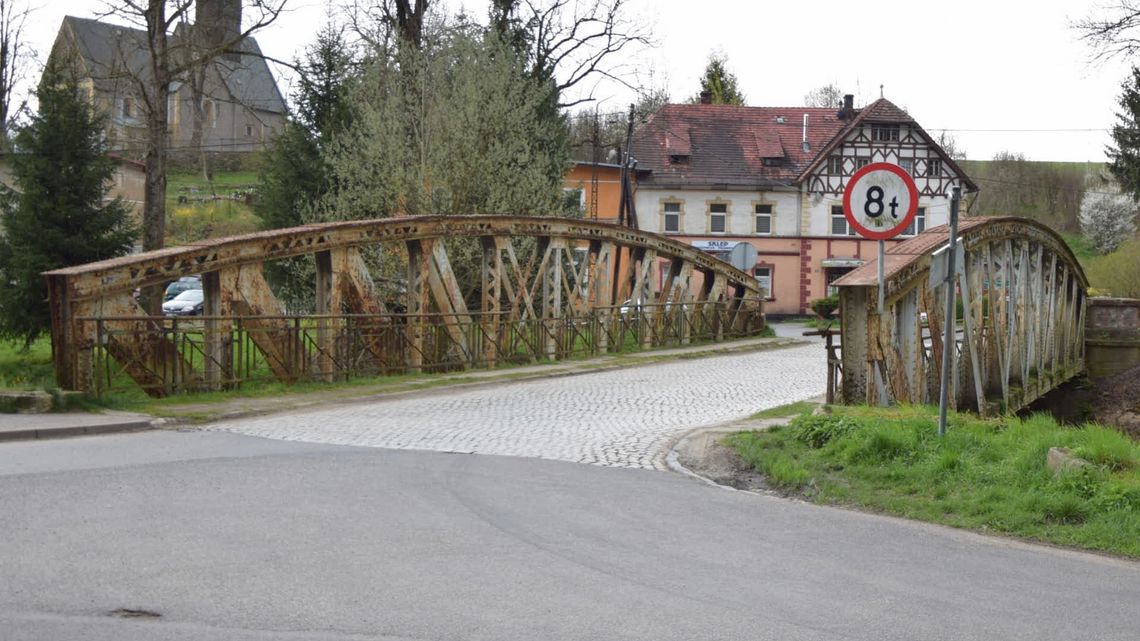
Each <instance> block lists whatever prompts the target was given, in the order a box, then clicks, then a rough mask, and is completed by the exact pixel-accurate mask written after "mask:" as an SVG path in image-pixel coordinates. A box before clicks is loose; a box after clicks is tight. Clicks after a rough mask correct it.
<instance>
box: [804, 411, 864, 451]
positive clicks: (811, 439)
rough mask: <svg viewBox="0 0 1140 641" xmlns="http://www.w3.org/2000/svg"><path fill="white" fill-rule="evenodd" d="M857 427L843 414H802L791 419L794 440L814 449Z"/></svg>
mask: <svg viewBox="0 0 1140 641" xmlns="http://www.w3.org/2000/svg"><path fill="white" fill-rule="evenodd" d="M858 427H859V426H858V424H856V423H855V422H854V421H852V420H851V419H849V418H847V417H845V416H834V415H826V414H817V415H811V414H807V415H802V416H798V417H796V419H795V420H793V421H792V429H793V430H795V432H794V433H795V437H796V440H798V441H800V442H801V443H804V444H806V445H807V446H808V447H811V448H815V449H819V448H821V447H823V446H824V445H827V444H828V443H830V442H831V441H832V440H833V439H835V438H837V437H840V436H843V435H845V434H849V433H851V432H852V431H854V430H856V429H858Z"/></svg>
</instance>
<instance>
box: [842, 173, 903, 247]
mask: <svg viewBox="0 0 1140 641" xmlns="http://www.w3.org/2000/svg"><path fill="white" fill-rule="evenodd" d="M916 211H918V188H917V187H915V185H914V179H912V178H911V177H910V175H909V174H908V173H906V171H905V170H904V169H903V168H902V167H899V166H898V165H893V164H891V163H886V162H877V163H873V164H870V165H867V166H866V167H864V168H862V169H860V170H859V171H857V172H855V175H854V176H852V177H851V180H850V181H849V182H848V183H847V189H846V190H844V192H843V214H844V215H845V216H846V217H847V222H848V223H850V224H851V226H852V227H853V228H855V231H857V232H859V235H860V236H863V237H864V238H871V239H874V240H886V239H888V238H894V237H895V236H897V235H898V234H900V233H902V231H903V230H904V229H906V228H907V225H910V223H911V221H912V220H914V213H915V212H916Z"/></svg>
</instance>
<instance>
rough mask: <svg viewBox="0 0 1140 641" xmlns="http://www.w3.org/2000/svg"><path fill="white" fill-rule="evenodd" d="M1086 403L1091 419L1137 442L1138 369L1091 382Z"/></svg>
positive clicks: (1139, 418)
mask: <svg viewBox="0 0 1140 641" xmlns="http://www.w3.org/2000/svg"><path fill="white" fill-rule="evenodd" d="M1091 383H1092V388H1093V390H1094V393H1093V394H1092V398H1091V399H1090V401H1089V405H1090V409H1091V411H1092V416H1093V418H1094V419H1095V420H1096V421H1097V422H1098V423H1101V424H1103V425H1112V426H1114V427H1117V428H1119V429H1120V430H1121V431H1123V432H1124V433H1125V434H1128V435H1129V436H1131V437H1132V438H1133V439H1137V440H1140V366H1137V367H1133V368H1132V369H1130V370H1125V371H1123V372H1121V373H1119V374H1116V375H1115V376H1108V377H1105V378H1098V379H1095V380H1093V381H1091Z"/></svg>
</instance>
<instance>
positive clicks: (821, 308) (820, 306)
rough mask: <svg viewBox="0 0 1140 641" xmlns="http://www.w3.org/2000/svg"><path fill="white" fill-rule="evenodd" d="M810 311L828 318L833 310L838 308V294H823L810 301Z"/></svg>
mask: <svg viewBox="0 0 1140 641" xmlns="http://www.w3.org/2000/svg"><path fill="white" fill-rule="evenodd" d="M810 305H811V311H813V312H815V313H816V314H818V315H819V317H820V318H823V319H829V318H831V314H832V313H834V312H835V310H837V309H839V296H825V297H823V298H817V299H815V300H813V301H812V302H811V303H810Z"/></svg>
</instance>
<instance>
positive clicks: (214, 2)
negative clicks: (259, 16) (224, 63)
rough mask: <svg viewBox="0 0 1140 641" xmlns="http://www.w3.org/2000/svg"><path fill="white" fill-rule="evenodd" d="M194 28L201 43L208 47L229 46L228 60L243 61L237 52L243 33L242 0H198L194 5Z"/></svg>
mask: <svg viewBox="0 0 1140 641" xmlns="http://www.w3.org/2000/svg"><path fill="white" fill-rule="evenodd" d="M194 28H195V30H197V31H198V34H197V37H198V38H200V40H199V44H200V45H201V46H203V47H206V48H208V49H218V48H221V47H227V48H230V49H233V51H227V52H226V53H225V54H222V57H223V58H224V59H226V60H231V61H234V62H241V54H240V53H238V52H237V50H236V49H237V44H238V36H240V35H241V0H197V2H196V3H195V6H194Z"/></svg>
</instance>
